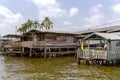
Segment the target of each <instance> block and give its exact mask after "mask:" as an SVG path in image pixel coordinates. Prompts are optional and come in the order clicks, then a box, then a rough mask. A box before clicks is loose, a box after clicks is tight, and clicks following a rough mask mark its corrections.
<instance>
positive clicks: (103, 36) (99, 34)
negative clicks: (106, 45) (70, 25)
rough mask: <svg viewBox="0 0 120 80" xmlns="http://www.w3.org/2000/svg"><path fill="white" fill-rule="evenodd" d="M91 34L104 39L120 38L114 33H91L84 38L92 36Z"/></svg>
mask: <svg viewBox="0 0 120 80" xmlns="http://www.w3.org/2000/svg"><path fill="white" fill-rule="evenodd" d="M93 35H97V36H99V37H101V38H104V39H110V40H120V36H118V35H115V34H114V33H92V34H90V35H88V36H87V37H85V39H88V38H90V37H92V36H93Z"/></svg>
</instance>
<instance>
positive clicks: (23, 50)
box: [21, 47, 25, 56]
mask: <svg viewBox="0 0 120 80" xmlns="http://www.w3.org/2000/svg"><path fill="white" fill-rule="evenodd" d="M24 52H25V49H24V47H22V52H21V56H22V55H23V54H24Z"/></svg>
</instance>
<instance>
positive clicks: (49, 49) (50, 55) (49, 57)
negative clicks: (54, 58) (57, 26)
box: [49, 48, 52, 59]
mask: <svg viewBox="0 0 120 80" xmlns="http://www.w3.org/2000/svg"><path fill="white" fill-rule="evenodd" d="M50 51H51V50H50V48H49V59H51V54H52V53H51V52H50Z"/></svg>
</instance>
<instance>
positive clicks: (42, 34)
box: [5, 30, 77, 58]
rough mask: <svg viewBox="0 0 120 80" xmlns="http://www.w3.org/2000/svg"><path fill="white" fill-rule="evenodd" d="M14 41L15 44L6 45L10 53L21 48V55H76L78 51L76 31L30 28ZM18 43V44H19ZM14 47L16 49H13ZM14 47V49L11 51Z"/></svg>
mask: <svg viewBox="0 0 120 80" xmlns="http://www.w3.org/2000/svg"><path fill="white" fill-rule="evenodd" d="M20 39H21V40H20V41H19V42H16V41H14V45H12V44H11V42H9V44H11V45H5V47H6V49H8V53H9V54H13V52H15V51H16V50H15V48H20V49H21V50H20V54H19V53H16V52H15V53H14V54H16V55H18V54H19V55H21V56H30V57H32V56H36V57H45V58H46V57H49V58H51V57H53V56H62V55H72V54H73V55H75V54H76V51H77V38H76V37H75V33H69V32H63V31H53V30H52V31H50V30H30V31H28V32H26V33H24V34H22V36H21V37H20ZM17 44H18V45H17ZM13 47H14V49H13ZM11 48H12V51H11Z"/></svg>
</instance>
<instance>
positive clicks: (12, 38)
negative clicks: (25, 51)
mask: <svg viewBox="0 0 120 80" xmlns="http://www.w3.org/2000/svg"><path fill="white" fill-rule="evenodd" d="M21 37H22V36H21V35H15V34H8V35H4V36H3V38H4V39H7V41H5V42H4V43H3V54H5V55H9V54H10V55H15V54H21V50H22V46H21Z"/></svg>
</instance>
